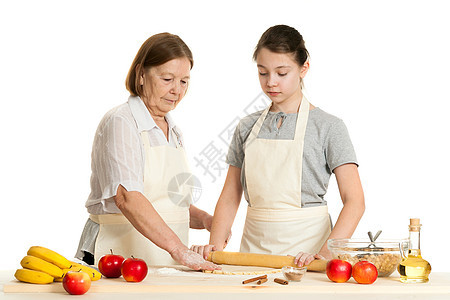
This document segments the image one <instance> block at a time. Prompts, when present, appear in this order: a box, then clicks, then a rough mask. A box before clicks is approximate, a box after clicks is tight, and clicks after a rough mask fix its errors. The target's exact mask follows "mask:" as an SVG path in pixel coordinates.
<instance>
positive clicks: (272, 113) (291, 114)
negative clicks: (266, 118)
mask: <svg viewBox="0 0 450 300" xmlns="http://www.w3.org/2000/svg"><path fill="white" fill-rule="evenodd" d="M318 108H319V107H318V106H316V107H314V108H313V109H311V110H310V111H309V112H312V111H315V110H317V109H318ZM279 113H282V114H285V115H287V116H294V115H295V116H296V115H298V112H296V113H289V114H287V113H285V112H282V111H277V112H275V111H270V110H269V115H276V114H279Z"/></svg>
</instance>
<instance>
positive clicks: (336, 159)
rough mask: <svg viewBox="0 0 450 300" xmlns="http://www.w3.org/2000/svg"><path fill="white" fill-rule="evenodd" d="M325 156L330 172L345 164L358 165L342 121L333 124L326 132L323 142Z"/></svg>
mask: <svg viewBox="0 0 450 300" xmlns="http://www.w3.org/2000/svg"><path fill="white" fill-rule="evenodd" d="M325 156H326V161H327V165H328V167H329V168H330V170H331V171H333V170H334V169H335V168H337V167H339V166H341V165H343V164H347V163H354V164H356V165H358V162H357V160H356V154H355V150H354V148H353V144H352V141H351V140H350V136H349V133H348V130H347V127H346V126H345V124H344V122H343V121H342V120H338V121H337V122H334V123H333V124H332V125H331V127H330V129H329V131H328V134H327V137H326V141H325Z"/></svg>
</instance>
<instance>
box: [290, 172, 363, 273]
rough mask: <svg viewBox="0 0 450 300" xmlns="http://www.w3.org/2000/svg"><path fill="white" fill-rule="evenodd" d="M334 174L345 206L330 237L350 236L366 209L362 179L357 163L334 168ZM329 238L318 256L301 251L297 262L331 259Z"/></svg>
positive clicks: (300, 263) (302, 263)
mask: <svg viewBox="0 0 450 300" xmlns="http://www.w3.org/2000/svg"><path fill="white" fill-rule="evenodd" d="M334 174H335V175H336V180H337V184H338V187H339V193H340V195H341V199H342V203H343V204H344V206H343V208H342V210H341V213H340V214H339V217H338V219H337V221H336V224H335V226H334V228H333V230H332V231H331V233H330V235H329V237H328V239H333V238H350V237H351V236H352V234H353V232H354V231H355V229H356V226H358V223H359V220H360V219H361V217H362V215H363V214H364V210H365V204H364V193H363V189H362V186H361V180H360V178H359V173H358V168H357V166H356V165H355V164H344V165H341V166H339V167H337V168H335V169H334ZM328 239H327V241H325V243H324V244H323V246H322V248H321V249H320V251H319V253H318V254H317V255H316V257H314V256H313V255H311V254H308V253H299V255H297V257H296V261H295V263H296V264H298V265H304V264H309V263H310V262H311V261H312V260H313V259H314V258H322V257H324V258H327V259H330V258H331V253H330V251H329V250H328V247H327V242H328Z"/></svg>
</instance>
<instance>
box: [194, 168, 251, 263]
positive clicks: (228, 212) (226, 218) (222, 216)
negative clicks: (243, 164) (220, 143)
mask: <svg viewBox="0 0 450 300" xmlns="http://www.w3.org/2000/svg"><path fill="white" fill-rule="evenodd" d="M240 178H241V169H240V168H238V167H235V166H232V165H230V166H229V168H228V173H227V178H226V179H225V184H224V185H223V189H222V193H221V194H220V197H219V200H218V201H217V204H216V209H215V210H214V217H213V221H212V226H211V235H210V239H209V245H205V246H198V245H195V246H192V247H191V249H192V250H193V251H194V252H197V253H199V254H202V255H203V257H204V258H207V257H208V255H209V252H211V250H220V251H221V250H223V248H224V247H225V245H226V243H227V242H228V238H229V237H230V233H231V226H232V225H233V221H234V218H235V217H236V213H237V210H238V208H239V204H240V203H241V198H242V192H243V190H242V185H241V180H240Z"/></svg>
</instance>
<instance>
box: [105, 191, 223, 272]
mask: <svg viewBox="0 0 450 300" xmlns="http://www.w3.org/2000/svg"><path fill="white" fill-rule="evenodd" d="M114 201H115V203H116V205H117V207H118V208H119V209H120V211H121V212H122V213H123V215H124V216H125V217H126V218H127V219H128V220H129V221H130V223H131V224H132V225H133V226H134V227H135V228H136V230H137V231H139V232H140V233H141V234H142V235H143V236H145V237H146V238H148V239H149V240H151V241H152V242H153V243H154V244H155V245H157V246H158V247H160V248H162V249H164V250H166V251H167V252H169V253H170V255H171V256H172V258H173V259H174V260H176V261H178V262H179V263H181V264H183V265H185V266H188V267H190V268H192V269H194V270H199V269H205V270H215V269H217V268H218V267H217V266H216V265H214V264H212V263H210V262H207V261H204V260H203V259H202V257H201V256H200V255H198V254H197V253H194V252H193V251H190V250H189V249H188V248H187V247H186V246H185V245H183V243H182V242H181V240H180V239H179V238H178V236H177V235H176V234H175V233H174V232H173V231H172V230H171V229H170V228H169V226H167V224H166V223H165V222H164V220H163V219H162V218H161V216H160V215H159V214H158V212H157V211H156V210H155V209H154V208H153V206H152V205H151V203H150V202H149V201H148V200H147V198H146V197H145V196H144V195H142V194H141V193H140V192H128V191H127V190H126V189H125V188H124V187H123V186H122V185H119V187H118V189H117V194H116V196H115V197H114Z"/></svg>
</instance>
